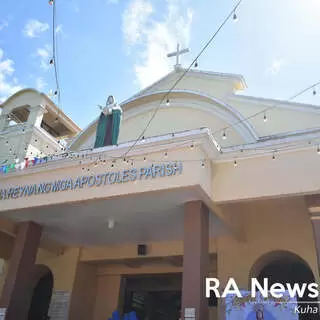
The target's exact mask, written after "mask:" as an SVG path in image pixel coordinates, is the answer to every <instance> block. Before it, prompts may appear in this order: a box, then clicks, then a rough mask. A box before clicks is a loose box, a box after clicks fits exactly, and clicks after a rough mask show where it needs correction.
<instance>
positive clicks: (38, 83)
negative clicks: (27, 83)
mask: <svg viewBox="0 0 320 320" xmlns="http://www.w3.org/2000/svg"><path fill="white" fill-rule="evenodd" d="M47 85H48V84H47V83H46V81H45V80H44V79H43V78H42V77H38V78H36V88H37V90H38V91H42V90H43V89H44V88H45V87H46V86H47Z"/></svg>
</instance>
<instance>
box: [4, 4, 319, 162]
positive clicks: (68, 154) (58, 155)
mask: <svg viewBox="0 0 320 320" xmlns="http://www.w3.org/2000/svg"><path fill="white" fill-rule="evenodd" d="M241 2H242V0H240V1H239V2H238V3H237V5H236V6H235V7H234V8H233V10H232V11H231V13H230V14H229V15H228V16H227V17H226V18H225V20H224V21H223V23H222V24H221V25H220V27H219V28H218V30H217V31H216V32H215V33H214V34H213V36H212V37H211V38H210V39H209V41H208V42H207V43H206V45H205V46H204V47H203V48H202V50H201V51H200V52H199V54H198V55H197V56H196V57H195V58H194V60H193V61H192V63H191V64H190V66H189V67H188V68H187V69H185V70H184V72H183V74H182V75H181V76H180V77H179V78H178V79H177V81H176V82H175V83H174V84H173V86H172V87H171V88H170V89H169V90H168V91H167V92H166V93H165V95H164V96H163V98H162V100H161V102H160V104H159V105H158V106H157V108H156V109H155V111H154V113H153V115H152V117H151V118H150V120H149V122H148V123H147V125H146V127H145V128H144V130H143V131H142V133H141V134H140V135H139V138H138V139H136V140H134V141H133V143H132V144H131V146H130V147H129V148H128V150H127V151H126V152H125V153H124V154H123V155H122V156H119V157H110V156H108V157H105V156H104V155H103V154H102V153H101V154H99V155H97V156H93V155H92V154H90V152H92V150H93V149H92V148H89V149H86V150H81V151H79V152H64V151H65V150H64V148H63V147H60V148H58V149H57V150H56V151H55V153H52V154H49V155H45V154H44V153H43V152H41V153H40V154H37V155H36V157H37V158H38V157H45V158H51V160H52V159H54V158H56V159H59V158H70V159H72V160H74V159H76V160H79V158H81V160H79V162H80V164H81V163H82V162H83V161H86V160H90V162H91V164H92V165H94V166H96V165H97V163H100V162H103V163H106V162H107V161H108V160H111V162H112V165H114V163H115V162H116V161H117V160H121V159H123V161H124V162H126V163H127V164H130V163H131V164H132V163H134V162H133V159H131V158H128V156H127V155H128V154H129V153H130V152H131V151H132V150H133V148H134V147H135V146H136V144H137V143H138V142H139V141H141V140H144V134H145V132H146V130H147V129H148V127H149V126H150V125H151V122H152V121H153V119H154V118H155V116H156V114H157V112H158V111H159V109H160V108H161V106H162V105H163V102H164V101H166V104H167V105H168V104H170V101H169V95H170V93H171V92H172V91H173V90H174V88H175V87H176V86H177V84H178V83H179V82H180V81H181V80H182V78H183V77H184V76H185V75H186V74H187V73H188V72H189V71H190V69H191V68H192V66H195V67H197V66H198V59H199V57H200V56H201V55H202V54H203V53H204V51H205V50H206V49H207V47H208V46H209V45H210V43H211V42H212V41H213V40H214V38H215V37H216V36H217V34H218V33H219V32H220V31H221V29H222V28H223V26H224V25H225V24H226V23H227V21H228V20H229V19H230V18H231V17H233V19H234V20H235V21H236V20H238V17H237V14H236V10H237V8H238V7H239V6H240V4H241ZM49 3H50V4H52V5H53V57H52V59H51V60H50V64H53V65H54V67H55V79H56V86H57V95H58V100H59V99H60V87H59V80H58V79H59V78H58V68H57V56H56V51H57V50H56V49H57V48H56V38H55V33H56V32H55V31H56V27H55V24H56V18H55V17H56V13H55V12H56V11H55V10H56V7H55V5H56V3H55V1H49ZM319 84H320V81H318V82H316V83H314V84H312V85H311V86H308V87H307V88H305V89H303V90H301V91H299V92H298V93H296V94H294V95H293V96H291V97H290V98H289V99H288V100H287V101H291V100H294V99H296V98H297V97H299V96H300V95H302V94H303V93H305V92H307V91H309V90H311V89H313V95H316V94H317V90H316V88H317V86H318V85H319ZM287 101H281V102H277V103H275V104H274V105H272V106H270V107H268V108H266V109H263V110H261V111H259V112H256V113H255V114H252V115H250V116H248V117H246V118H244V119H241V120H239V121H238V122H236V123H232V124H229V125H228V126H226V127H224V128H222V129H219V130H217V131H215V132H213V133H212V135H213V136H215V135H217V134H218V133H221V132H223V135H222V138H223V139H224V140H225V139H226V138H227V135H226V130H228V129H230V128H234V127H235V126H236V125H238V124H241V123H243V122H245V121H248V120H250V119H252V118H254V117H256V116H258V115H261V114H263V115H264V116H263V121H264V122H267V121H268V118H267V115H266V113H267V112H268V111H270V110H271V109H274V108H276V107H278V106H279V105H281V104H285V103H287ZM172 135H174V134H172ZM305 139H306V140H308V144H309V145H310V144H311V143H312V142H313V141H316V140H317V139H320V137H319V138H316V139H312V140H310V138H305ZM258 142H259V141H258ZM317 143H318V142H317ZM304 144H305V142H304V141H299V142H298V143H297V144H290V146H289V147H290V148H294V147H301V146H302V145H304ZM243 146H244V147H245V146H246V145H243ZM47 147H48V146H47ZM59 149H60V150H59ZM287 149H288V146H278V147H276V149H274V150H270V147H256V148H254V150H255V151H258V150H259V151H261V150H262V151H263V150H265V151H266V152H267V153H271V154H272V159H273V160H275V159H276V155H277V154H279V152H282V151H285V150H287ZM86 151H88V154H82V155H80V153H81V152H86ZM247 151H250V152H252V149H248V150H246V149H241V150H240V152H241V153H244V152H247ZM61 152H62V153H61ZM223 152H224V148H221V153H223ZM12 153H13V150H12V149H11V151H10V156H11V155H12ZM317 153H318V154H320V146H319V143H318V146H317ZM31 155H32V153H31ZM167 156H168V153H167V152H165V153H164V157H163V158H167ZM0 158H2V159H5V158H8V156H5V155H0ZM135 158H136V157H135ZM161 160H163V159H161ZM207 160H213V159H209V158H207V159H193V160H190V159H189V160H185V162H188V161H193V162H194V161H201V163H203V162H204V161H207ZM135 161H139V160H137V159H135ZM141 161H143V162H146V161H148V162H150V163H154V162H159V160H155V159H150V158H148V159H147V158H146V157H143V159H142V160H141ZM0 165H1V162H0ZM112 165H111V166H112ZM234 165H235V166H237V165H238V162H237V159H235V160H234Z"/></svg>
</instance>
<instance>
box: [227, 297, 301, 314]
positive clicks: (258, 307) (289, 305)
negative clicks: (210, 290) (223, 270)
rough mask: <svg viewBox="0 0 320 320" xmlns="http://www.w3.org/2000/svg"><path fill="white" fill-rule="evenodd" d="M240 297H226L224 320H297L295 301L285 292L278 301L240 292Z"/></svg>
mask: <svg viewBox="0 0 320 320" xmlns="http://www.w3.org/2000/svg"><path fill="white" fill-rule="evenodd" d="M241 295H242V297H241V298H239V297H237V296H236V295H235V294H229V295H227V296H226V320H299V313H298V312H297V311H296V310H297V300H296V298H291V297H290V296H289V294H288V293H287V292H286V293H284V295H283V297H282V298H278V299H277V298H273V297H271V296H270V298H264V297H262V296H261V294H260V293H258V294H257V296H256V297H255V298H253V297H252V295H251V292H249V291H241Z"/></svg>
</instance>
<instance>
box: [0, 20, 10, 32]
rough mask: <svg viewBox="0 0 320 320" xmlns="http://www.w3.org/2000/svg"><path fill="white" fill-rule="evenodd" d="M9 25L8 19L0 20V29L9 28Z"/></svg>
mask: <svg viewBox="0 0 320 320" xmlns="http://www.w3.org/2000/svg"><path fill="white" fill-rule="evenodd" d="M8 26H9V23H8V20H2V21H0V31H2V30H3V29H5V28H7V27H8Z"/></svg>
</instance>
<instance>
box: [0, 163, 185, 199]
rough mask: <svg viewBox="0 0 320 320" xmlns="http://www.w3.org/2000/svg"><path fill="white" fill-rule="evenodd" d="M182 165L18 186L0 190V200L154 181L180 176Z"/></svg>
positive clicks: (153, 166) (158, 166)
mask: <svg viewBox="0 0 320 320" xmlns="http://www.w3.org/2000/svg"><path fill="white" fill-rule="evenodd" d="M182 169H183V164H182V162H180V161H174V162H169V163H161V164H154V165H152V166H150V167H142V168H139V169H137V168H130V169H127V170H121V171H109V172H104V173H99V174H91V175H84V176H79V177H76V178H65V179H58V180H55V181H47V182H45V181H43V182H40V183H35V184H27V185H19V186H13V187H8V188H2V189H0V200H6V199H18V198H22V197H30V196H32V195H38V194H43V193H51V192H58V191H67V190H77V189H81V188H84V187H87V188H92V187H99V186H104V185H113V184H119V183H126V182H130V181H136V180H147V179H155V178H159V177H169V176H175V175H179V174H182Z"/></svg>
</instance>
